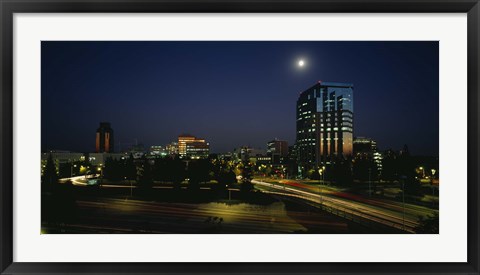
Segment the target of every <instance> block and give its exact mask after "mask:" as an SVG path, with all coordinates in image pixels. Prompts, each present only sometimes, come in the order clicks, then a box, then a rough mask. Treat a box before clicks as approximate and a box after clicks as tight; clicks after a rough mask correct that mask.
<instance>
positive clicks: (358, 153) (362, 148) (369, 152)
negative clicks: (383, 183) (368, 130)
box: [353, 137, 383, 174]
mask: <svg viewBox="0 0 480 275" xmlns="http://www.w3.org/2000/svg"><path fill="white" fill-rule="evenodd" d="M353 153H354V156H355V158H367V159H370V160H372V161H373V162H374V163H375V166H376V168H377V171H378V173H379V174H381V172H382V161H383V157H382V154H381V153H379V152H378V149H377V142H376V141H375V140H373V139H371V138H365V137H356V138H355V139H354V140H353Z"/></svg>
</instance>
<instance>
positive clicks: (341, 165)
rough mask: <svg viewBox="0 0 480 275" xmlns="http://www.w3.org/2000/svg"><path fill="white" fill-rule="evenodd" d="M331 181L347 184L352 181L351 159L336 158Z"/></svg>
mask: <svg viewBox="0 0 480 275" xmlns="http://www.w3.org/2000/svg"><path fill="white" fill-rule="evenodd" d="M332 170H333V171H332V174H333V175H332V176H333V181H334V182H335V184H336V185H342V186H349V185H351V184H352V183H353V177H352V161H351V160H349V159H343V158H338V159H337V160H336V161H335V163H334V164H333V169H332Z"/></svg>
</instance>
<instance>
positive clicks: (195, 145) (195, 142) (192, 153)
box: [178, 135, 210, 159]
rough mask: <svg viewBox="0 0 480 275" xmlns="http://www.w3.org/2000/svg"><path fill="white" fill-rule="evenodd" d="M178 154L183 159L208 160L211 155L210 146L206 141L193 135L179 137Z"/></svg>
mask: <svg viewBox="0 0 480 275" xmlns="http://www.w3.org/2000/svg"><path fill="white" fill-rule="evenodd" d="M178 154H179V155H180V157H181V158H190V159H199V158H207V157H208V155H209V154H210V144H209V143H208V142H206V141H205V140H204V139H200V138H196V137H194V136H191V135H180V136H178Z"/></svg>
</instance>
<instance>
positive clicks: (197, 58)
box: [41, 41, 439, 155]
mask: <svg viewBox="0 0 480 275" xmlns="http://www.w3.org/2000/svg"><path fill="white" fill-rule="evenodd" d="M301 58H303V60H305V62H306V65H305V66H304V67H302V68H300V67H298V65H297V62H298V60H299V59H301ZM438 69H439V63H438V42H316V41H315V42H277V41H274V42H259V41H255V42H244V41H242V42H240V41H235V42H188V41H185V42H76V41H75V42H62V41H49V42H42V85H41V86H42V91H41V92H42V106H41V108H42V111H41V115H42V150H70V151H79V152H93V151H94V150H95V131H96V129H97V128H98V126H99V123H100V122H101V121H107V122H110V123H111V125H112V128H113V129H114V135H115V146H116V149H118V146H119V145H118V144H119V142H120V143H121V144H123V145H122V147H123V148H126V147H127V144H133V143H135V140H137V141H138V142H139V143H143V144H145V145H146V146H150V145H165V144H167V143H170V142H172V141H175V140H177V137H178V135H179V134H181V133H190V134H192V135H195V136H198V137H202V138H205V139H207V141H208V142H210V148H211V152H213V153H222V152H227V151H231V150H233V149H234V148H238V147H239V146H242V145H250V146H252V147H255V148H265V147H266V142H267V141H269V140H272V139H273V138H279V139H284V140H287V141H288V143H289V145H292V144H293V143H294V141H295V132H296V128H295V121H296V117H295V108H296V101H297V98H298V95H299V93H300V92H302V91H304V90H306V89H307V88H309V87H311V86H312V85H314V84H315V83H316V82H317V81H319V80H321V81H331V82H348V83H353V84H354V135H355V136H363V137H371V138H373V139H375V140H377V144H378V147H379V149H380V150H385V149H390V148H391V149H394V150H399V149H401V148H402V147H403V145H404V144H407V145H408V147H409V149H410V152H411V153H412V154H415V155H438V146H439V130H438V129H439V87H438V83H439V79H438Z"/></svg>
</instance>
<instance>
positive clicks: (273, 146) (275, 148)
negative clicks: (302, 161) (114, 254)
mask: <svg viewBox="0 0 480 275" xmlns="http://www.w3.org/2000/svg"><path fill="white" fill-rule="evenodd" d="M267 148H268V149H267V154H268V155H279V156H281V157H286V156H287V155H288V143H287V142H286V141H284V140H278V139H274V140H272V141H269V142H267Z"/></svg>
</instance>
